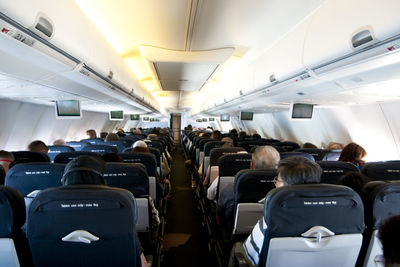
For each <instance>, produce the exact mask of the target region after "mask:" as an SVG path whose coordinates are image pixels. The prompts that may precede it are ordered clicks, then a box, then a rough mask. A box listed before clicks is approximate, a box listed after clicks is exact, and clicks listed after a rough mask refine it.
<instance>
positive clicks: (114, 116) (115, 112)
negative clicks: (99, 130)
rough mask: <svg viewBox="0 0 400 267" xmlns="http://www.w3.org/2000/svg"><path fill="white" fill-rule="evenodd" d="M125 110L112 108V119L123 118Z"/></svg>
mask: <svg viewBox="0 0 400 267" xmlns="http://www.w3.org/2000/svg"><path fill="white" fill-rule="evenodd" d="M123 119H124V112H123V111H122V110H112V111H110V120H123Z"/></svg>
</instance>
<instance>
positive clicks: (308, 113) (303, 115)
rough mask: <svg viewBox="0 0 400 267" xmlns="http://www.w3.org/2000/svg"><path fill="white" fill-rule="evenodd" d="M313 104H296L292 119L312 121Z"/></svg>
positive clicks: (292, 109) (293, 106)
mask: <svg viewBox="0 0 400 267" xmlns="http://www.w3.org/2000/svg"><path fill="white" fill-rule="evenodd" d="M313 109H314V105H313V104H301V103H294V104H293V105H292V108H291V118H292V119H311V118H312V114H313Z"/></svg>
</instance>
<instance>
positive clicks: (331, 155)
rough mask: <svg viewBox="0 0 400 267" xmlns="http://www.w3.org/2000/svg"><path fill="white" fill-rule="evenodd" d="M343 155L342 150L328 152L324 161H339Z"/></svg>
mask: <svg viewBox="0 0 400 267" xmlns="http://www.w3.org/2000/svg"><path fill="white" fill-rule="evenodd" d="M341 153H342V150H341V149H334V150H328V151H327V152H326V154H325V156H324V158H323V159H322V160H329V161H338V160H339V157H340V154H341Z"/></svg>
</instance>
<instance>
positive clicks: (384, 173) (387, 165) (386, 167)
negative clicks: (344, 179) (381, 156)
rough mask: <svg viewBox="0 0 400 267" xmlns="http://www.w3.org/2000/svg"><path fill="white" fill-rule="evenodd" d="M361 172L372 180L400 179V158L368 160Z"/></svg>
mask: <svg viewBox="0 0 400 267" xmlns="http://www.w3.org/2000/svg"><path fill="white" fill-rule="evenodd" d="M361 172H362V173H363V174H365V175H366V176H368V177H369V178H371V179H372V180H400V160H391V161H385V162H369V163H366V164H365V165H364V167H363V168H362V170H361Z"/></svg>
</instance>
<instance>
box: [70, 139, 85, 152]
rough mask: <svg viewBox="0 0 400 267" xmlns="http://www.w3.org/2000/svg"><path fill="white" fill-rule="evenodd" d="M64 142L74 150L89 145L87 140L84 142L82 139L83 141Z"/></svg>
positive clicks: (79, 149)
mask: <svg viewBox="0 0 400 267" xmlns="http://www.w3.org/2000/svg"><path fill="white" fill-rule="evenodd" d="M66 143H67V146H70V147H72V148H73V149H74V150H75V151H81V150H82V148H84V147H85V146H88V145H90V143H89V142H85V141H83V142H78V141H68V142H66Z"/></svg>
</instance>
